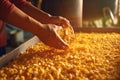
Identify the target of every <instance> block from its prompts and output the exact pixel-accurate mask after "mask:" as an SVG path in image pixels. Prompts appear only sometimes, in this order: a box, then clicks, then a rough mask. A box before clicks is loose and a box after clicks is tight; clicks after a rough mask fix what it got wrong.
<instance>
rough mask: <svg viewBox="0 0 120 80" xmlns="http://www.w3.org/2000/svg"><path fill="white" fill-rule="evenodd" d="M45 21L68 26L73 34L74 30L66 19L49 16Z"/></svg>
mask: <svg viewBox="0 0 120 80" xmlns="http://www.w3.org/2000/svg"><path fill="white" fill-rule="evenodd" d="M47 23H49V24H56V25H59V26H62V27H70V28H71V30H72V32H73V34H74V30H73V27H72V26H71V24H70V22H69V20H68V19H66V18H64V17H61V16H50V17H49V19H48V21H47Z"/></svg>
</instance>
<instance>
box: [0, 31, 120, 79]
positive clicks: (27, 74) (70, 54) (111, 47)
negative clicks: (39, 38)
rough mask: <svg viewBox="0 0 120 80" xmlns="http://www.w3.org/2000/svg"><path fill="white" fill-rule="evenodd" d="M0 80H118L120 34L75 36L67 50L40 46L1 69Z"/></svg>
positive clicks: (119, 71) (79, 34)
mask: <svg viewBox="0 0 120 80" xmlns="http://www.w3.org/2000/svg"><path fill="white" fill-rule="evenodd" d="M0 80H120V34H117V33H76V34H75V40H74V41H73V42H72V43H71V44H70V47H69V49H67V50H57V49H53V48H50V47H48V46H46V45H44V44H43V43H41V42H39V43H37V44H36V45H34V46H31V47H29V48H28V49H27V50H26V51H25V52H23V53H21V55H20V56H19V57H17V58H15V59H14V60H13V61H12V62H10V63H9V64H8V65H7V66H6V67H3V68H2V69H1V70H0Z"/></svg>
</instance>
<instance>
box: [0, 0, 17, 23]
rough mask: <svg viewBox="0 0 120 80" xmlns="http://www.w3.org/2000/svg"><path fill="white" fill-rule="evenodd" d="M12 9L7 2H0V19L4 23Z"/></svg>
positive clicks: (4, 0)
mask: <svg viewBox="0 0 120 80" xmlns="http://www.w3.org/2000/svg"><path fill="white" fill-rule="evenodd" d="M14 7H15V6H14V4H12V3H11V2H10V1H9V0H0V19H1V20H3V21H4V20H5V19H6V18H7V17H8V14H9V13H10V12H11V11H12V9H13V8H14Z"/></svg>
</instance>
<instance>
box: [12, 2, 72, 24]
mask: <svg viewBox="0 0 120 80" xmlns="http://www.w3.org/2000/svg"><path fill="white" fill-rule="evenodd" d="M11 1H12V2H13V3H15V5H16V6H17V7H19V8H20V9H21V10H22V11H23V12H25V13H26V14H28V15H30V16H31V17H33V18H34V19H36V20H38V21H39V22H41V23H45V24H46V23H47V24H48V23H49V24H57V25H65V26H71V25H70V23H69V21H68V20H67V19H66V18H63V17H60V16H52V15H50V14H48V13H46V12H44V11H42V10H40V9H39V8H37V7H35V6H33V5H32V4H30V3H28V2H27V1H26V0H11Z"/></svg>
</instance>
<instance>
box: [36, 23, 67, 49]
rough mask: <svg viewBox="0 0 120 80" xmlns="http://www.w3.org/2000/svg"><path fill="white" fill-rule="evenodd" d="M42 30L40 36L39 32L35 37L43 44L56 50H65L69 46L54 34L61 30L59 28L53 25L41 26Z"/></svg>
mask: <svg viewBox="0 0 120 80" xmlns="http://www.w3.org/2000/svg"><path fill="white" fill-rule="evenodd" d="M42 28H43V31H42V34H41V33H40V32H39V33H38V34H37V36H38V37H39V38H40V40H41V41H42V42H43V43H45V44H46V45H48V46H51V47H54V48H58V49H65V48H66V47H68V46H69V45H68V44H67V43H66V42H64V41H63V39H62V38H61V37H60V36H59V35H58V34H57V32H56V30H58V29H59V28H61V27H60V26H57V25H53V24H43V27H42Z"/></svg>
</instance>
